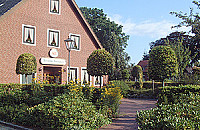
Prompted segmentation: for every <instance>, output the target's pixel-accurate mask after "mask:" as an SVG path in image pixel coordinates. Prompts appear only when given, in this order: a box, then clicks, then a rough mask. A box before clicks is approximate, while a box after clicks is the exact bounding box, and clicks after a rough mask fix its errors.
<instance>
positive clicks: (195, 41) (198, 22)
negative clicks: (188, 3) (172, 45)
mask: <svg viewBox="0 0 200 130" xmlns="http://www.w3.org/2000/svg"><path fill="white" fill-rule="evenodd" d="M193 4H194V5H195V6H196V7H195V8H196V9H197V12H194V9H193V8H191V7H190V12H189V13H184V12H182V11H180V12H170V13H171V14H172V15H175V16H176V17H178V18H179V19H181V20H182V21H181V22H180V23H179V24H178V25H177V26H175V27H182V26H186V27H191V31H190V32H192V33H194V34H195V36H193V37H192V42H191V43H190V44H188V45H189V48H190V50H191V57H193V59H192V63H195V62H197V61H198V60H199V57H200V53H199V52H200V42H199V38H200V16H199V9H200V1H193Z"/></svg>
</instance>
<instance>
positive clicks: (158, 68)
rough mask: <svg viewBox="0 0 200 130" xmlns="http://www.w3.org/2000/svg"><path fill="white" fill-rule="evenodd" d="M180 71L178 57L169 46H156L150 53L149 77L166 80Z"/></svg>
mask: <svg viewBox="0 0 200 130" xmlns="http://www.w3.org/2000/svg"><path fill="white" fill-rule="evenodd" d="M177 72H178V67H177V57H176V54H175V52H174V50H173V49H172V48H171V47H169V46H156V47H154V48H153V49H152V50H151V52H150V54H149V68H148V74H149V78H150V79H153V80H160V81H164V79H166V78H171V77H173V76H176V74H177Z"/></svg>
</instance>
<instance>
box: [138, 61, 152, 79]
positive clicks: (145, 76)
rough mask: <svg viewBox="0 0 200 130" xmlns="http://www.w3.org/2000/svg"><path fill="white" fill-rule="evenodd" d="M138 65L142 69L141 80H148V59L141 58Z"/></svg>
mask: <svg viewBox="0 0 200 130" xmlns="http://www.w3.org/2000/svg"><path fill="white" fill-rule="evenodd" d="M138 65H140V66H141V67H142V71H143V80H144V81H148V80H149V76H148V65H149V60H141V61H140V62H139V63H138Z"/></svg>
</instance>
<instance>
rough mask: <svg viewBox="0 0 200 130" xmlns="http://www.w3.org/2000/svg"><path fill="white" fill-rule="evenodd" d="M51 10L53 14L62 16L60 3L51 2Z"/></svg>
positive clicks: (53, 0) (56, 1) (52, 0)
mask: <svg viewBox="0 0 200 130" xmlns="http://www.w3.org/2000/svg"><path fill="white" fill-rule="evenodd" d="M49 10H50V13H51V14H60V1H59V0H50V6H49Z"/></svg>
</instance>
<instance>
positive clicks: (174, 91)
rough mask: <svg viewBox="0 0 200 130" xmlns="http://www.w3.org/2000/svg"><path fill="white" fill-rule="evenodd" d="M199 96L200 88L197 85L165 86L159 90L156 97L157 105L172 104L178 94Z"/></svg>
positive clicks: (175, 101)
mask: <svg viewBox="0 0 200 130" xmlns="http://www.w3.org/2000/svg"><path fill="white" fill-rule="evenodd" d="M189 93H193V94H200V86H197V85H180V86H171V87H169V86H166V87H164V88H161V89H160V92H159V95H158V103H159V104H174V103H177V99H178V97H179V96H180V94H189Z"/></svg>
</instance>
